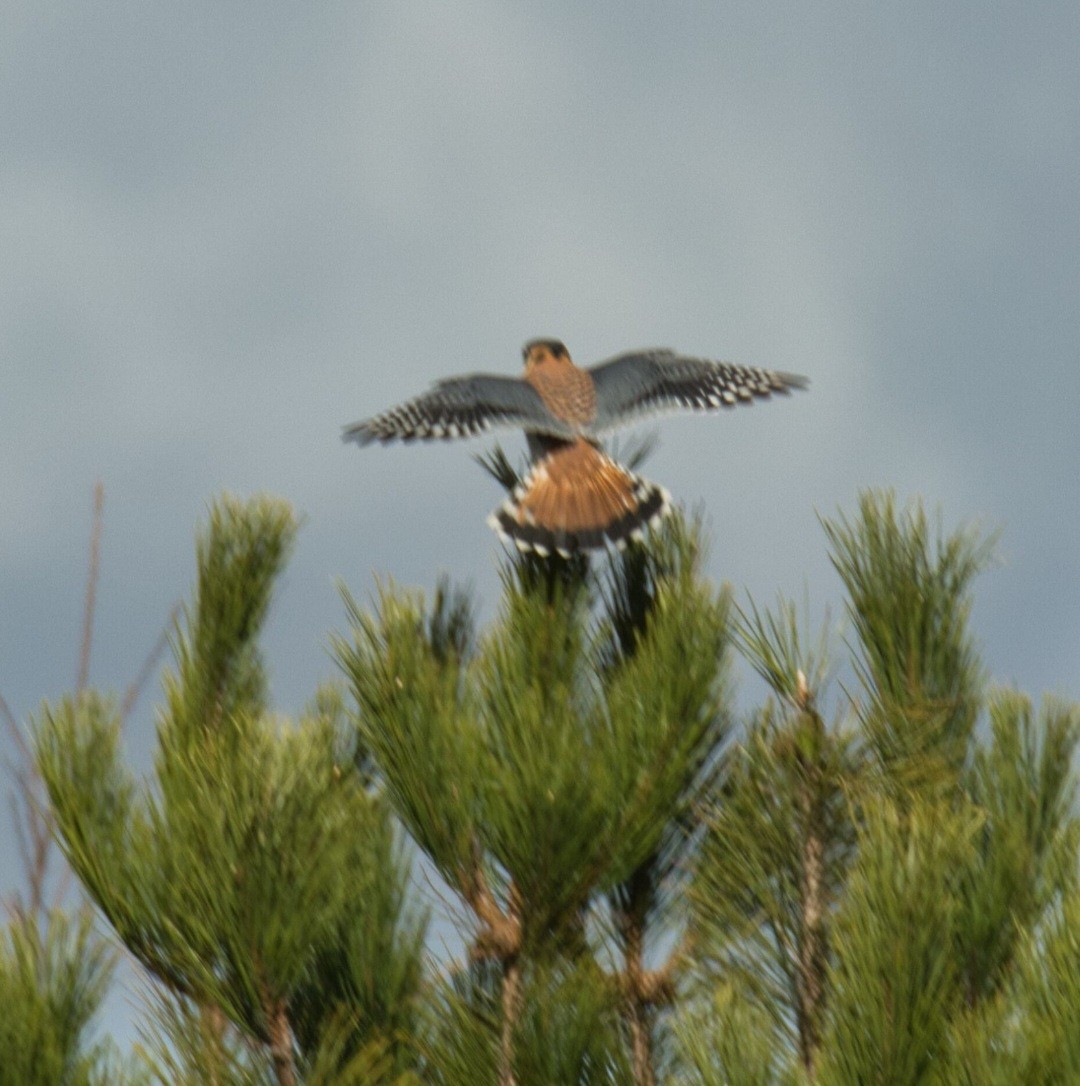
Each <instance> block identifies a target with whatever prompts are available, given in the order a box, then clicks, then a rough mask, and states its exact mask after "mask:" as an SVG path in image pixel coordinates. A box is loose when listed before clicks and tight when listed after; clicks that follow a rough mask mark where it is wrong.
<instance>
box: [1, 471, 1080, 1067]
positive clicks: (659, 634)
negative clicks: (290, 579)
mask: <svg viewBox="0 0 1080 1086" xmlns="http://www.w3.org/2000/svg"><path fill="white" fill-rule="evenodd" d="M493 466H494V467H495V468H496V469H499V470H502V473H503V474H504V475H506V477H507V479H509V478H510V477H511V476H512V473H511V472H510V471H509V466H508V465H506V464H501V465H500V464H498V463H494V464H493ZM823 526H824V530H825V536H826V540H827V542H828V545H829V547H830V552H831V557H832V560H833V563H834V565H835V567H836V569H837V572H838V574H839V576H840V581H841V583H842V584H843V586H844V589H845V592H846V597H847V598H846V609H847V618H848V622H849V626H850V630H851V637H850V642H849V643H840V644H839V645H838V644H837V643H835V641H834V639H833V638H832V636H831V634H830V633H829V631H828V629H826V631H825V632H824V633H823V634H822V635H820V636H817V637H811V636H809V635H808V633H807V628H806V627H807V624H806V621H805V618H803V617H801V615H800V611H799V609H798V608H796V607H795V606H794V605H792V604H791V603H789V602H788V601H786V600H783V599H781V600H780V601H779V603H778V605H777V606H776V607H775V608H773V609H771V610H770V609H767V608H759V607H757V606H756V605H755V604H754V603H753V602H750V603H748V604H747V605H746V607H745V609H743V610H739V609H737V608H735V607H734V605H733V604H732V602H731V598H730V594H729V592H728V591H727V590H726V589H718V588H716V587H715V586H713V585H711V584H710V583H709V582H708V581H707V579H706V578H705V577H704V574H703V556H702V546H703V544H702V529H701V524H700V522H699V521H697V520H693V519H688V518H685V517H683V516H676V517H675V518H673V519H672V520H671V521H670V522H669V523H668V524H667V526H666V527H665V528H664V529H663V530H662V531H660V532H656V533H653V535H652V536H651V537H650V538H649V540H648V541H647V543H646V544H645V545H642V546H634V547H630V548H628V549H627V550H626V551H624V552H621V553H619V554H617V555H613V556H611V557H610V558H609V559H604V560H598V561H597V560H594V561H593V562H592V563H590V562H589V561H587V560H585V559H582V558H576V559H572V560H564V559H559V558H557V557H554V558H545V559H538V558H536V557H534V556H519V555H510V556H508V558H507V561H506V563H505V565H504V570H503V585H502V598H501V602H500V606H499V609H498V612H497V615H496V618H495V619H494V620H493V622H492V623H491V624H490V625H489V626H488V627H487V628H486V629H481V628H480V627H479V625H478V623H477V621H476V618H475V615H476V606H475V603H474V601H473V600H472V599H471V597H470V596H469V595H468V594H467V593H464V592H461V591H459V590H456V589H455V588H454V587H453V586H452V585H451V584H450V583H449V582H442V583H440V584H439V585H438V586H437V587H436V589H435V591H434V593H433V595H432V597H431V599H430V600H428V599H425V597H424V596H423V594H422V593H420V592H418V591H416V590H406V589H402V588H400V587H398V586H396V585H394V584H392V583H386V584H383V585H381V586H380V587H379V588H378V589H377V592H376V594H375V597H374V599H373V600H372V603H371V605H370V606H364V605H362V604H360V603H358V602H357V601H356V599H355V598H354V597H353V596H352V595H351V594H350V593H349V592H347V591H343V598H344V603H345V616H346V622H347V626H346V629H345V630H344V631H343V632H341V633H339V634H337V635H335V637H334V640H333V645H334V655H335V657H336V660H337V663H338V665H339V667H340V672H341V675H342V677H343V682H344V685H343V686H342V687H339V686H336V685H333V684H330V685H327V686H325V687H323V688H322V689H320V691H319V692H318V694H317V695H316V697H315V698H314V699H313V702H312V704H311V706H310V708H309V709H308V710H307V711H305V712H304V713H303V714H302V715H301V716H300V718H299V719H297V720H292V721H290V720H286V719H283V718H281V717H280V716H277V715H275V714H274V713H273V712H272V711H271V709H270V706H269V704H268V697H267V683H266V675H265V668H264V664H263V660H262V656H261V654H260V652H259V647H258V639H259V633H260V630H261V627H262V624H263V621H264V619H265V617H266V614H267V610H268V607H269V605H270V602H271V599H272V595H273V588H274V584H275V581H276V579H277V578H278V577H279V575H280V573H281V571H282V569H283V567H284V564H285V562H286V560H287V557H288V554H289V551H290V549H291V547H292V545H293V540H294V537H295V534H296V522H295V518H294V517H293V515H292V514H291V512H290V511H289V509H288V507H287V506H285V505H284V504H283V503H280V502H276V501H272V500H269V499H254V500H252V501H248V502H241V501H238V500H236V499H231V498H224V499H221V500H220V501H218V502H217V503H215V505H214V506H213V507H212V509H211V512H210V515H209V517H208V520H207V522H206V524H205V525H204V526H203V528H202V530H201V531H200V535H199V540H198V545H197V563H196V564H197V578H196V584H195V587H194V590H193V592H192V596H191V600H190V602H189V603H188V605H187V607H186V608H185V609H184V610H183V612H182V614H181V615H180V618H179V619H178V621H177V623H176V627H175V630H174V634H173V639H172V649H173V658H174V659H173V664H172V666H171V668H170V669H169V670H168V672H167V674H166V678H165V683H164V697H163V702H162V705H161V707H160V710H159V713H158V726H157V749H156V753H155V759H154V766H153V771H152V773H151V774H150V775H149V776H148V777H147V778H146V779H140V778H138V777H136V776H135V775H134V774H133V773H132V772H131V771H130V770H129V769H128V768H127V767H126V766H125V764H124V761H123V758H122V755H121V749H120V747H121V743H120V740H121V731H120V719H121V716H122V712H121V707H120V706H118V704H117V702H116V700H115V699H112V698H110V697H108V696H106V695H102V694H99V693H97V692H95V691H92V690H89V689H81V690H79V691H78V692H77V693H76V694H75V695H73V696H72V697H70V698H66V699H62V700H61V701H59V702H57V703H54V704H51V705H46V706H45V707H44V708H43V709H42V711H41V713H40V714H39V715H38V716H37V717H36V719H35V722H34V739H35V749H36V755H37V762H38V767H39V770H40V772H41V775H42V778H43V780H44V783H45V786H46V788H47V791H48V795H49V798H50V801H51V805H52V816H51V817H52V818H53V819H54V820H55V826H56V832H57V836H58V840H59V842H60V844H61V847H62V848H63V850H64V853H65V856H66V858H67V860H68V862H69V863H70V864H71V866H72V869H73V870H74V872H75V873H76V875H77V876H78V879H79V882H80V884H81V886H82V887H83V888H84V890H85V892H86V894H87V895H88V897H89V898H90V900H92V901H93V902H94V904H95V906H96V908H97V910H98V913H99V915H100V917H101V918H102V920H103V921H104V923H105V924H106V925H107V926H108V928H109V930H110V931H111V933H112V934H113V936H114V937H115V938H116V940H117V941H118V942H119V943H120V945H121V946H122V947H123V948H124V949H125V950H126V952H127V953H128V954H129V955H130V956H131V957H132V958H133V960H134V961H135V962H137V963H139V965H140V967H141V968H142V970H143V975H144V977H145V984H144V990H145V998H146V1008H145V1013H144V1015H143V1019H142V1025H141V1029H142V1034H143V1043H142V1045H141V1046H140V1054H141V1059H140V1061H139V1063H138V1065H136V1064H135V1063H134V1062H129V1064H127V1065H125V1066H121V1064H120V1063H119V1061H117V1060H116V1058H115V1054H112V1053H110V1052H109V1051H108V1050H107V1049H104V1048H101V1047H100V1046H95V1045H94V1044H93V1042H91V1041H88V1039H87V1033H86V1023H87V1022H88V1021H89V1018H90V1015H91V1014H92V1012H93V1010H94V1008H95V1007H96V1005H97V1004H98V1002H99V1001H100V997H101V993H102V991H103V989H104V985H105V983H106V982H107V977H108V966H107V955H104V954H103V952H102V950H101V948H100V943H98V942H95V941H94V940H92V939H90V938H89V937H88V935H87V933H86V929H85V926H80V925H79V924H78V923H72V922H67V921H57V926H56V927H55V928H53V929H50V931H48V932H46V933H45V934H44V936H43V935H42V932H41V930H40V928H34V929H33V930H30V929H27V928H26V927H25V926H20V925H19V924H18V923H15V924H14V925H13V926H12V927H10V928H9V935H8V942H7V943H6V944H5V947H6V949H5V950H4V952H3V953H2V954H0V987H3V992H2V993H0V996H2V997H3V1002H4V1005H5V1007H6V1006H7V1005H8V1003H9V1001H10V1005H11V1006H12V1007H16V1006H17V1007H18V1009H17V1010H15V1011H12V1012H11V1013H10V1014H9V1015H8V1021H10V1022H11V1023H15V1025H14V1026H13V1027H12V1028H11V1029H8V1030H7V1032H5V1031H4V1029H3V1027H0V1046H6V1047H0V1082H4V1081H6V1080H5V1079H4V1078H3V1074H4V1069H6V1067H7V1066H8V1065H9V1062H10V1066H11V1067H13V1068H18V1069H19V1072H18V1073H19V1074H20V1075H22V1076H23V1077H21V1078H19V1079H18V1081H20V1082H27V1083H33V1082H37V1081H41V1082H44V1081H58V1082H64V1083H67V1082H71V1083H83V1082H87V1083H97V1082H106V1081H108V1082H124V1081H131V1082H135V1081H149V1082H160V1083H214V1084H218V1086H228V1084H238V1083H259V1084H263V1083H265V1084H269V1083H274V1084H276V1086H284V1084H292V1083H309V1084H324V1086H331V1084H333V1086H346V1084H350V1083H352V1084H357V1083H363V1084H371V1086H375V1084H393V1083H396V1084H398V1086H404V1084H406V1083H410V1082H420V1081H422V1082H425V1083H434V1084H436V1086H464V1084H469V1086H475V1084H484V1083H489V1084H492V1086H495V1084H498V1086H511V1084H515V1086H562V1084H580V1086H585V1084H594V1083H597V1084H599V1083H603V1084H605V1086H617V1084H627V1086H629V1084H633V1086H654V1084H662V1083H671V1084H679V1086H691V1084H701V1086H720V1084H722V1083H723V1084H736V1083H747V1084H751V1083H752V1084H760V1086H767V1084H774V1083H775V1084H781V1083H792V1084H795V1083H804V1084H807V1083H813V1084H822V1086H833V1084H841V1083H851V1084H854V1083H865V1082H879V1083H890V1084H893V1083H895V1084H897V1086H900V1084H908V1083H911V1084H915V1083H919V1084H923V1083H925V1084H934V1086H945V1084H952V1083H956V1084H972V1086H973V1084H975V1083H1002V1084H1004V1083H1013V1082H1017V1081H1030V1082H1033V1083H1034V1082H1039V1083H1042V1082H1046V1083H1067V1082H1072V1081H1076V1080H1077V1077H1078V1075H1080V1045H1078V1043H1077V1037H1078V1036H1080V1029H1078V1028H1077V1024H1078V1023H1080V984H1078V983H1077V977H1078V976H1080V943H1078V942H1077V938H1076V932H1077V930H1080V929H1078V922H1080V883H1078V880H1077V877H1076V876H1077V857H1078V850H1080V820H1078V819H1077V816H1076V810H1075V800H1076V795H1075V793H1076V777H1075V766H1074V761H1075V754H1076V748H1077V744H1078V742H1080V710H1078V709H1077V707H1075V706H1072V705H1069V704H1065V703H1062V702H1057V701H1053V700H1048V701H1046V702H1044V704H1043V705H1042V707H1041V708H1040V709H1038V710H1036V709H1035V708H1033V706H1032V704H1031V702H1030V701H1029V699H1027V698H1026V697H1024V696H1023V695H1022V694H1020V693H1018V692H1016V691H1012V690H1002V689H995V688H992V687H990V686H989V685H988V682H987V679H986V676H985V673H984V668H983V665H982V663H981V661H980V659H979V654H978V651H977V647H976V642H975V639H974V636H973V634H972V631H971V629H970V624H969V617H970V608H971V600H972V585H973V582H974V579H975V577H976V576H977V574H978V573H979V572H980V570H981V569H983V568H984V567H985V565H986V563H987V561H988V559H989V557H990V553H991V542H990V541H988V540H985V539H983V538H982V537H981V536H979V535H978V534H977V533H975V532H974V531H972V530H969V529H960V530H958V531H954V532H951V533H946V532H944V531H943V530H942V529H941V528H940V526H932V525H931V522H930V520H929V519H928V518H927V516H926V515H925V513H924V511H923V510H922V508H921V507H920V506H919V505H917V504H916V505H912V506H908V507H906V508H902V507H899V506H898V505H897V503H896V501H895V499H894V498H893V497H892V495H890V494H888V493H867V494H865V495H863V496H862V497H861V499H860V501H859V504H858V507H857V509H856V511H855V513H854V514H853V515H852V516H850V517H847V516H844V515H839V516H836V517H834V518H828V519H826V520H825V521H824V525H823ZM736 650H738V651H740V652H741V653H742V655H743V656H744V657H745V658H746V660H747V661H748V662H749V664H750V666H751V667H752V668H753V669H754V670H756V671H757V673H758V674H759V675H760V676H762V678H763V679H764V680H765V682H766V684H767V686H768V688H769V691H770V696H769V699H768V700H767V702H766V703H765V704H764V705H762V706H761V707H760V708H758V709H755V710H753V711H752V712H751V713H750V714H749V715H748V716H747V717H746V718H745V719H740V718H739V714H737V713H736V712H735V710H734V707H733V686H732V671H733V656H734V654H735V652H736ZM425 883H427V884H428V885H431V886H434V887H435V889H436V892H437V894H438V895H439V897H440V898H441V899H442V906H443V910H442V911H443V912H445V914H446V915H445V916H444V918H443V920H442V921H441V924H440V931H442V930H445V927H444V926H445V925H447V924H449V925H452V926H453V928H454V931H455V935H456V937H457V939H458V940H459V941H460V946H461V947H462V948H463V949H462V951H461V954H460V957H455V956H454V955H455V954H456V953H457V951H456V950H455V949H454V947H453V945H451V946H450V947H449V949H443V950H441V952H440V950H439V944H440V942H445V940H444V939H443V938H442V936H441V934H440V935H436V934H434V933H432V934H431V935H430V936H429V934H428V932H429V929H428V915H427V909H426V908H425V907H424V906H422V905H421V904H420V902H421V901H422V899H423V898H424V896H425V895H424V892H423V885H424V884H425ZM429 951H430V953H429ZM20 1038H38V1040H35V1041H34V1042H33V1044H30V1043H29V1042H27V1043H25V1044H24V1045H23V1050H22V1052H23V1055H24V1056H25V1053H27V1052H29V1053H31V1054H33V1053H39V1054H42V1055H40V1057H39V1056H36V1055H31V1057H29V1058H32V1059H35V1060H38V1061H39V1063H38V1064H35V1065H34V1067H39V1068H40V1067H44V1068H47V1071H46V1072H44V1073H47V1074H53V1076H54V1077H53V1078H52V1079H46V1078H41V1077H40V1073H41V1072H40V1070H39V1071H35V1072H33V1073H38V1074H39V1077H38V1078H35V1077H33V1073H32V1071H31V1070H30V1069H27V1068H29V1067H30V1065H28V1064H27V1063H26V1060H25V1058H24V1059H23V1062H22V1063H19V1062H18V1060H19V1059H20V1058H22V1057H21V1056H20V1050H19V1044H20ZM8 1053H11V1055H10V1056H9V1055H8ZM50 1053H52V1054H50ZM57 1059H59V1060H61V1061H63V1067H64V1068H66V1070H65V1071H63V1073H58V1072H55V1071H54V1070H53V1069H54V1068H55V1067H56V1066H58V1064H57V1063H56V1062H55V1061H56V1060H57ZM50 1060H52V1061H53V1062H52V1063H49V1062H48V1061H50ZM58 1074H59V1077H56V1076H57V1075H58ZM65 1076H66V1077H65Z"/></svg>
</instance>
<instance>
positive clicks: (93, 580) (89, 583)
mask: <svg viewBox="0 0 1080 1086" xmlns="http://www.w3.org/2000/svg"><path fill="white" fill-rule="evenodd" d="M104 510H105V487H104V486H103V485H102V484H101V483H100V482H99V483H96V484H95V486H94V523H93V527H92V528H91V530H90V568H89V570H88V571H87V575H86V606H85V608H84V609H83V634H82V649H81V651H80V652H79V675H78V678H77V679H76V680H75V693H76V694H81V693H82V692H83V691H84V690H85V689H86V683H87V681H88V680H89V678H90V647H91V644H92V642H93V639H94V610H95V606H96V603H97V585H98V576H99V574H100V572H101V529H102V525H103V523H104Z"/></svg>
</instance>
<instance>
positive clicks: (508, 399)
mask: <svg viewBox="0 0 1080 1086" xmlns="http://www.w3.org/2000/svg"><path fill="white" fill-rule="evenodd" d="M510 428H524V429H526V430H533V431H538V432H541V433H547V434H552V435H554V436H556V437H570V436H572V434H571V431H570V429H569V427H568V426H567V425H566V424H565V423H563V422H560V421H559V420H558V419H557V418H555V416H554V415H552V414H551V412H550V411H549V410H548V409H547V407H546V406H545V405H544V401H543V400H541V398H540V396H539V395H538V393H537V392H536V390H535V389H534V388H533V387H532V386H531V385H528V384H526V383H525V382H524V381H522V380H519V379H517V378H513V377H499V376H496V375H494V374H484V373H474V374H469V375H468V376H465V377H451V378H449V379H447V380H445V381H439V382H437V383H436V384H435V385H433V386H432V388H431V389H430V391H428V392H425V393H424V394H423V395H422V396H417V397H416V398H415V399H412V400H409V401H407V402H406V403H403V404H400V405H399V406H397V407H392V408H390V409H389V410H388V411H384V412H383V413H382V414H381V415H376V416H375V417H374V418H371V419H365V420H364V421H363V422H356V423H353V424H352V425H351V426H346V427H345V430H344V432H343V433H342V439H343V440H345V441H355V442H356V443H357V444H358V445H369V444H371V443H372V442H373V441H381V442H384V443H385V442H388V441H394V440H401V441H412V440H414V439H419V440H421V441H431V440H437V439H450V438H456V437H473V436H474V435H476V434H479V433H482V432H483V431H486V430H496V429H499V430H501V429H510Z"/></svg>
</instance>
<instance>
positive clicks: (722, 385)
mask: <svg viewBox="0 0 1080 1086" xmlns="http://www.w3.org/2000/svg"><path fill="white" fill-rule="evenodd" d="M589 372H590V373H591V374H592V378H593V381H594V382H595V384H596V408H597V410H596V420H595V422H594V423H593V424H592V426H591V427H590V428H589V429H590V432H591V434H592V435H593V436H598V435H600V434H603V433H606V432H607V431H609V430H613V429H615V428H616V427H618V426H621V425H623V424H624V423H627V422H631V421H633V420H634V419H636V418H640V417H642V416H644V415H653V414H660V413H662V412H669V411H716V410H719V409H720V408H722V407H734V406H735V405H736V404H739V403H752V402H753V401H754V399H755V398H757V399H767V398H768V397H770V396H772V395H773V394H775V393H779V394H781V395H787V394H788V393H789V392H790V391H791V389H793V388H806V386H807V384H808V383H809V382H808V381H807V379H806V378H805V377H800V376H799V375H798V374H794V373H781V372H779V371H777V370H764V369H758V368H757V367H754V366H739V365H735V364H734V363H730V362H713V361H711V360H709V359H706V358H688V357H687V356H685V355H679V354H676V353H675V352H674V351H668V350H662V349H656V350H648V351H635V352H632V353H630V354H623V355H619V356H617V357H616V358H612V359H609V360H608V361H606V362H601V363H600V364H599V365H597V366H594V367H593V368H592V369H591V370H590V371H589Z"/></svg>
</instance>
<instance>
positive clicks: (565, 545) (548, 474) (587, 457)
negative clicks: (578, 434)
mask: <svg viewBox="0 0 1080 1086" xmlns="http://www.w3.org/2000/svg"><path fill="white" fill-rule="evenodd" d="M670 510H671V505H670V498H669V496H668V492H667V491H666V490H665V489H664V488H663V487H662V486H658V485H657V484H656V483H650V482H649V481H648V480H646V479H642V478H641V477H640V476H638V475H634V474H633V473H632V472H630V471H628V470H627V469H626V468H624V467H623V466H622V465H621V464H617V463H616V462H615V461H614V460H612V459H611V458H610V457H608V456H605V455H604V454H603V453H602V452H601V451H600V450H599V449H598V448H596V446H594V445H592V444H590V443H589V442H588V441H585V440H583V439H581V438H579V439H577V440H576V441H573V442H567V443H566V444H560V445H558V446H557V447H555V448H554V449H552V450H551V451H550V452H548V453H547V455H545V456H543V457H542V458H541V459H539V460H537V461H536V463H535V464H534V465H533V467H532V469H531V470H530V472H529V474H528V475H526V477H525V478H524V479H523V480H522V481H521V484H520V485H519V486H518V487H516V488H515V490H514V492H513V494H512V496H511V497H510V498H509V499H508V500H507V501H505V502H503V504H502V505H500V506H499V507H498V509H496V510H495V511H494V512H493V513H492V514H491V516H490V517H489V518H488V523H489V524H490V525H491V527H492V528H494V529H495V531H497V532H498V533H499V535H500V536H502V537H503V538H504V539H506V540H507V541H509V542H512V543H513V544H514V545H515V546H517V547H518V549H519V550H523V551H535V552H536V553H537V554H540V555H546V554H561V555H563V556H569V555H571V554H576V553H578V552H580V551H589V550H596V549H598V548H601V547H605V546H609V545H614V546H617V547H622V546H624V545H625V544H626V543H627V542H628V541H629V540H631V539H640V538H641V536H642V535H643V534H644V532H645V530H646V528H648V527H650V526H652V525H654V524H656V523H658V522H659V521H660V520H661V519H662V518H663V517H665V516H666V515H667V514H668V513H669V512H670Z"/></svg>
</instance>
